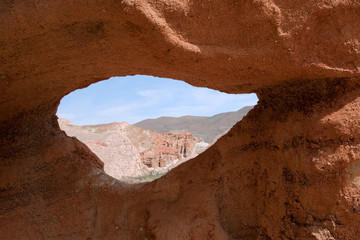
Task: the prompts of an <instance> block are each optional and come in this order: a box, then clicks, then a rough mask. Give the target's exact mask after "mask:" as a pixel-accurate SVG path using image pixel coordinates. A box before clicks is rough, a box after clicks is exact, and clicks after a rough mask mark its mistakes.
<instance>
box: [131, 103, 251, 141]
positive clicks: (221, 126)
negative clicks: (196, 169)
mask: <svg viewBox="0 0 360 240" xmlns="http://www.w3.org/2000/svg"><path fill="white" fill-rule="evenodd" d="M252 108H253V106H246V107H243V108H241V109H240V110H238V111H236V112H226V113H220V114H216V115H214V116H211V117H199V116H183V117H160V118H157V119H146V120H143V121H141V122H138V123H136V124H134V125H135V126H137V127H140V128H143V129H148V130H155V131H156V132H158V133H165V132H183V131H185V132H190V133H192V134H193V135H194V136H195V137H200V138H202V139H203V140H204V141H205V142H207V143H210V144H212V143H214V140H216V139H217V138H218V137H219V136H221V135H223V134H224V133H226V132H227V131H228V130H229V129H230V128H231V127H232V126H234V124H235V123H237V122H238V121H240V120H241V119H242V118H243V117H244V116H245V115H246V114H247V113H248V112H249V111H250V110H251V109H252Z"/></svg>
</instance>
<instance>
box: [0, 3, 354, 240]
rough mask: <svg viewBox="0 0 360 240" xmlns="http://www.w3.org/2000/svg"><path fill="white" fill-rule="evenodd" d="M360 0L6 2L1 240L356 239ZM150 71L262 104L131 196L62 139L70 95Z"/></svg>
mask: <svg viewBox="0 0 360 240" xmlns="http://www.w3.org/2000/svg"><path fill="white" fill-rule="evenodd" d="M359 25H360V3H359V1H357V0H336V1H335V0H312V1H310V0H308V1H304V0H302V1H299V0H294V1H285V0H258V1H232V0H231V1H230V0H214V1H208V0H198V1H191V0H189V1H186V0H173V1H168V0H156V1H155V0H141V1H139V0H124V1H105V0H91V1H90V0H84V1H69V0H53V1H48V0H36V1H35V0H26V1H25V0H6V1H0V26H1V27H0V232H1V238H2V239H6V240H7V239H106V240H113V239H129V240H132V239H134V240H135V239H160V240H162V239H164V240H165V239H173V240H185V239H214V240H215V239H216V240H218V239H245V240H253V239H261V240H262V239H266V240H268V239H274V240H275V239H296V240H304V239H305V240H308V239H309V240H310V239H315V240H327V239H341V240H354V239H358V238H359V236H360V230H359V229H360V214H359V212H360V187H359V175H360V171H359V166H360V164H359V159H360V137H359V136H360V122H359V119H360V85H359V81H360V69H359V62H360V51H359V49H360V45H359V39H360V31H359V27H358V26H359ZM134 74H146V75H153V76H161V77H169V78H174V79H179V80H183V81H186V82H188V83H190V84H192V85H194V86H203V87H209V88H213V89H217V90H221V91H225V92H229V93H249V92H255V93H256V94H257V95H258V98H259V102H258V104H257V106H256V107H255V108H254V109H253V110H251V111H250V112H249V114H248V115H247V116H246V117H245V118H244V119H243V120H242V121H241V122H239V123H237V124H236V125H235V126H234V127H233V128H232V129H231V130H230V131H229V132H228V133H227V134H226V135H225V136H223V137H222V138H220V139H219V140H218V141H217V142H216V144H214V145H213V146H211V147H210V148H208V149H207V150H206V151H205V152H204V153H203V154H200V155H199V156H198V157H196V158H194V159H192V160H190V161H187V162H186V163H184V164H181V165H180V166H179V167H178V168H175V169H173V170H172V171H170V172H169V173H168V174H166V175H165V176H164V177H162V178H160V179H158V180H156V181H154V182H151V183H146V184H140V185H135V186H129V185H127V184H124V183H121V182H119V181H117V180H116V179H114V178H112V177H110V176H109V175H107V174H106V173H105V172H104V170H103V165H102V162H101V161H99V159H98V157H97V156H96V155H95V154H94V153H92V152H91V151H90V150H89V148H88V147H86V146H85V145H84V144H83V143H81V142H79V141H78V140H76V139H75V138H70V137H68V136H66V134H65V133H64V132H63V131H61V130H60V128H59V125H58V123H57V118H56V116H55V113H56V110H57V106H58V104H59V102H60V100H61V98H62V97H64V96H65V95H66V94H68V93H70V92H71V91H74V90H76V89H79V88H84V87H86V86H88V85H89V84H91V83H94V82H97V81H100V80H103V79H107V78H109V77H111V76H125V75H134Z"/></svg>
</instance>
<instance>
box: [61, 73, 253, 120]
mask: <svg viewBox="0 0 360 240" xmlns="http://www.w3.org/2000/svg"><path fill="white" fill-rule="evenodd" d="M257 100H258V99H257V97H256V95H255V94H236V95H235V94H226V93H222V92H219V91H215V90H211V89H208V88H196V87H193V86H191V85H189V84H187V83H185V82H182V81H176V80H172V79H166V78H157V77H152V76H142V75H135V76H127V77H113V78H110V79H108V80H105V81H101V82H98V83H95V84H92V85H90V86H89V87H87V88H85V89H79V90H76V91H74V92H72V93H70V94H69V95H67V96H65V97H64V98H63V99H62V100H61V103H60V106H59V108H58V112H57V115H58V116H59V117H62V118H66V119H68V120H70V121H71V122H73V123H75V124H77V125H88V124H99V123H110V122H123V121H125V122H128V123H130V124H133V123H137V122H139V121H141V120H144V119H147V118H158V117H162V116H170V117H180V116H185V115H194V116H212V115H215V114H218V113H222V112H229V111H237V110H239V109H240V108H242V107H244V106H250V105H255V104H256V103H257Z"/></svg>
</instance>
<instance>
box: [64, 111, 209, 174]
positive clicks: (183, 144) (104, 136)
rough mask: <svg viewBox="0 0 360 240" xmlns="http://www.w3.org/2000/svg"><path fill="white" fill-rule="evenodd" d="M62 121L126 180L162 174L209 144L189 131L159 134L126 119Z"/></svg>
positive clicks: (109, 170)
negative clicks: (96, 122) (83, 122)
mask: <svg viewBox="0 0 360 240" xmlns="http://www.w3.org/2000/svg"><path fill="white" fill-rule="evenodd" d="M59 125H60V128H61V129H62V130H64V131H65V132H66V134H67V135H68V136H72V137H76V138H77V139H79V140H80V141H82V142H83V143H85V144H86V145H87V146H88V147H89V148H90V149H91V150H92V151H93V152H94V153H95V154H96V155H97V156H98V157H99V158H100V159H101V160H102V161H103V162H104V169H105V172H106V173H108V174H109V175H111V176H113V177H115V178H117V179H123V180H125V179H128V178H139V177H144V176H148V175H161V174H163V173H165V172H167V171H168V170H170V169H171V168H173V167H175V166H177V165H179V164H180V163H182V162H184V161H186V160H188V159H190V158H193V157H195V156H197V155H198V154H199V153H201V152H203V151H204V150H205V149H206V148H207V146H208V144H207V143H205V142H204V141H203V140H202V139H201V138H197V137H194V136H193V135H192V134H191V133H188V132H181V133H173V132H167V133H161V134H159V133H157V132H155V131H153V130H144V129H141V128H138V127H135V126H132V125H130V124H128V123H126V122H121V123H109V124H99V125H87V126H77V125H75V124H73V123H71V122H70V121H69V120H67V119H61V118H60V119H59Z"/></svg>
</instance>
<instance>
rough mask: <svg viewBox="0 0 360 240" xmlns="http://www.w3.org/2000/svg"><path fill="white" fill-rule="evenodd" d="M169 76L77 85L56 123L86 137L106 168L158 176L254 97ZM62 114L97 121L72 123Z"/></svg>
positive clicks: (133, 178)
mask: <svg viewBox="0 0 360 240" xmlns="http://www.w3.org/2000/svg"><path fill="white" fill-rule="evenodd" d="M173 82H175V80H171V79H160V78H154V77H151V76H129V77H123V78H112V79H110V80H106V81H105V82H104V83H102V82H100V83H97V84H94V85H92V86H90V87H88V88H85V89H82V90H81V91H75V92H73V93H71V94H69V95H68V96H66V97H65V98H64V100H62V102H61V104H60V106H59V110H58V115H59V116H60V119H59V125H60V128H61V129H62V130H64V131H65V132H66V133H67V135H69V136H73V137H76V138H77V139H79V140H80V141H82V142H83V143H85V144H86V146H87V147H89V148H90V150H91V151H93V152H94V153H95V154H96V155H97V156H98V157H99V158H100V160H101V161H103V162H104V170H105V172H106V173H107V174H109V175H110V176H112V177H114V178H116V179H118V180H121V181H125V182H127V183H137V182H143V181H150V180H154V179H156V178H158V177H161V176H162V175H164V174H166V173H167V172H168V171H170V170H171V169H173V168H175V167H177V166H179V165H180V164H182V163H184V162H186V161H188V160H190V159H192V158H194V157H196V156H197V155H199V154H200V153H202V152H203V151H205V150H206V149H207V148H208V147H210V146H211V145H212V144H214V143H215V142H216V140H217V139H219V138H220V137H221V136H222V135H224V134H225V133H226V132H228V131H229V130H230V128H231V127H232V126H233V125H234V124H235V123H236V122H238V121H240V120H241V119H242V118H243V117H244V116H245V115H246V114H247V112H248V111H249V110H251V109H252V107H253V106H250V105H252V104H255V103H256V102H257V98H256V96H255V95H254V94H253V95H246V96H244V95H229V94H225V93H220V92H216V91H214V90H210V89H205V88H196V87H192V86H190V85H188V84H186V83H183V82H179V81H176V82H175V83H173ZM147 86H151V87H148V88H147ZM109 95H110V96H111V97H109ZM129 106H130V107H129ZM151 109H152V111H153V112H152V111H151ZM229 110H235V111H229ZM86 111H88V112H86ZM194 114H203V116H196V115H195V116H192V115H194ZM204 115H208V116H204ZM65 117H69V118H70V119H71V120H72V121H76V122H79V123H82V122H85V123H86V122H87V123H89V122H93V123H95V122H96V124H90V125H89V124H87V125H76V124H74V123H72V122H71V121H70V119H65ZM145 118H147V119H145ZM124 120H127V121H130V122H125V121H124ZM101 121H104V122H101ZM111 121H114V122H112V123H108V122H111Z"/></svg>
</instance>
